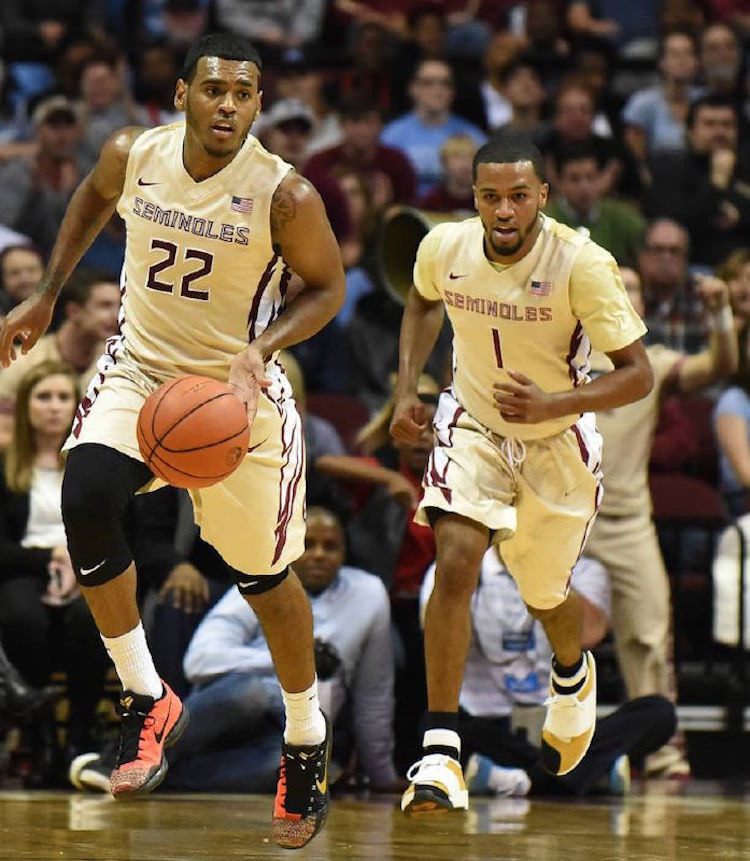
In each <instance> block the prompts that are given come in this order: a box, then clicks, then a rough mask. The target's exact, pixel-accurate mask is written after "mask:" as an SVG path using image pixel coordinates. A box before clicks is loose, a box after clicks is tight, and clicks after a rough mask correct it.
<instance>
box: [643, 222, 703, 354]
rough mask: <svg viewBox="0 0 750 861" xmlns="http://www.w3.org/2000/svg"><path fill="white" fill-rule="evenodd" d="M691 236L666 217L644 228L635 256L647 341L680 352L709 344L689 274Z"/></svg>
mask: <svg viewBox="0 0 750 861" xmlns="http://www.w3.org/2000/svg"><path fill="white" fill-rule="evenodd" d="M689 260H690V237H689V236H688V232H687V231H686V230H685V228H684V227H682V225H681V224H678V223H677V222H676V221H672V220H671V219H668V218H658V219H656V220H654V221H652V222H651V223H650V224H649V225H648V227H647V228H646V233H645V235H644V237H643V247H642V248H641V251H640V253H639V255H638V270H639V272H640V273H641V277H642V279H643V301H644V304H645V308H646V313H645V317H644V318H643V319H644V322H645V323H646V326H647V327H648V332H647V333H646V343H647V344H663V345H664V346H665V347H669V348H670V349H672V350H678V351H679V352H681V353H688V354H693V353H698V352H700V351H701V350H704V349H705V347H706V344H707V343H708V332H707V330H706V323H705V320H704V310H703V304H702V302H701V301H700V299H699V298H698V296H697V295H696V293H695V279H694V278H693V277H692V276H691V275H690V274H689V271H688V264H689Z"/></svg>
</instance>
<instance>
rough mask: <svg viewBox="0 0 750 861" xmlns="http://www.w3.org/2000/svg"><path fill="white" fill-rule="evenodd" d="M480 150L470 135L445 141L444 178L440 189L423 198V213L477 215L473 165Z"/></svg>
mask: <svg viewBox="0 0 750 861" xmlns="http://www.w3.org/2000/svg"><path fill="white" fill-rule="evenodd" d="M478 148H479V147H478V146H477V143H476V141H475V140H474V139H473V138H471V137H469V136H468V135H453V137H449V138H446V139H445V141H443V145H442V146H441V147H440V163H441V165H442V168H443V177H442V179H441V180H440V184H439V185H438V186H436V187H435V188H433V189H432V191H428V192H427V194H425V195H423V196H422V197H421V198H420V200H419V206H420V208H421V209H426V210H428V211H429V212H459V211H462V212H465V213H467V214H470V215H473V214H474V171H473V163H474V153H476V151H477V149H478Z"/></svg>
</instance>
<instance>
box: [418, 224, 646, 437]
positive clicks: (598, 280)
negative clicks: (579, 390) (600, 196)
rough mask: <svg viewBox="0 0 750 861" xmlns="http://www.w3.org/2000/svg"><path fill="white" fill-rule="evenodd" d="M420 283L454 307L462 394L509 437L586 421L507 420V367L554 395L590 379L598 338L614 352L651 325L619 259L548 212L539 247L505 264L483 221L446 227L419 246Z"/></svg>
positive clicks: (473, 410) (456, 374)
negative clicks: (496, 393) (499, 403)
mask: <svg viewBox="0 0 750 861" xmlns="http://www.w3.org/2000/svg"><path fill="white" fill-rule="evenodd" d="M414 284H415V286H416V288H417V290H418V291H419V292H420V293H421V294H422V295H423V296H424V297H425V298H426V299H429V300H432V301H437V300H442V301H443V303H444V304H445V306H446V309H447V312H448V316H449V318H450V321H451V323H452V325H453V386H454V391H455V393H456V396H457V398H458V400H459V401H460V402H461V403H462V404H463V406H464V407H465V409H467V410H468V411H469V413H470V414H471V415H472V416H473V417H474V418H475V419H477V421H479V422H481V423H482V424H483V425H484V426H485V427H487V428H489V429H490V430H492V431H494V432H495V433H498V434H500V435H502V436H511V437H517V438H519V439H537V438H539V437H544V436H551V435H552V434H555V433H558V432H560V431H562V430H563V429H565V428H567V427H570V425H572V424H573V423H574V422H575V420H576V416H563V417H562V418H559V419H553V420H550V421H546V422H540V423H539V424H515V423H509V422H506V421H504V420H503V419H502V418H501V416H500V412H499V411H498V409H497V408H496V407H495V405H494V401H493V385H494V384H495V383H497V382H501V381H502V380H503V379H507V373H506V369H510V370H514V371H518V372H520V373H522V374H525V375H526V376H527V377H529V378H531V379H532V380H533V381H534V383H536V385H537V386H539V388H541V389H543V390H544V391H547V392H559V391H565V390H568V389H571V388H573V387H575V386H579V385H582V384H583V383H585V382H586V381H587V380H588V377H587V371H588V358H589V354H590V352H591V345H592V344H593V345H594V347H595V348H596V349H598V350H601V351H602V352H612V351H613V350H619V349H621V348H623V347H626V346H627V345H628V344H631V343H632V342H633V341H635V340H637V339H638V338H640V337H641V335H643V334H644V332H645V331H646V328H645V326H644V325H643V323H642V322H641V320H640V318H639V317H638V315H637V314H636V312H635V311H634V310H633V307H632V305H631V304H630V301H629V299H628V297H627V294H626V292H625V288H624V287H623V284H622V280H621V278H620V275H619V271H618V269H617V264H616V263H615V261H614V259H613V258H612V256H611V255H610V254H609V253H608V252H606V251H604V249H602V248H600V247H599V246H598V245H596V244H595V243H593V242H591V241H590V240H589V239H586V238H585V237H583V236H582V235H581V234H579V233H576V232H575V231H573V230H571V229H570V228H568V227H566V226H565V225H563V224H559V223H558V222H556V221H554V220H553V219H551V218H547V217H546V216H544V217H543V220H542V229H541V231H540V233H539V236H538V238H537V240H536V242H535V243H534V246H533V247H532V248H531V250H530V251H529V253H528V254H527V255H526V256H525V257H523V258H522V259H521V260H519V261H517V262H516V263H512V264H510V265H508V266H506V267H502V268H495V267H494V266H493V265H492V264H491V263H490V262H489V260H488V259H487V257H486V256H485V253H484V230H483V227H482V223H481V221H480V220H479V218H469V219H467V220H465V221H461V222H458V223H445V224H439V225H438V226H437V227H435V228H433V229H432V230H431V231H430V232H429V233H428V234H427V236H426V237H425V238H424V239H423V240H422V242H421V244H420V246H419V249H418V251H417V260H416V263H415V265H414Z"/></svg>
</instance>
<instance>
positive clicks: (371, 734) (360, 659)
mask: <svg viewBox="0 0 750 861" xmlns="http://www.w3.org/2000/svg"><path fill="white" fill-rule="evenodd" d="M344 556H345V540H344V530H343V527H342V525H341V521H340V520H339V518H338V517H337V515H336V514H334V513H333V512H332V511H330V510H326V509H324V508H315V507H313V508H311V509H310V510H309V511H308V515H307V534H306V538H305V553H304V554H303V555H302V556H301V557H300V558H299V559H298V560H297V562H296V563H295V566H294V567H295V571H296V572H297V575H298V576H299V578H300V580H301V581H302V585H303V586H304V588H305V591H306V592H307V594H308V596H309V598H310V603H311V605H312V614H313V632H314V635H315V638H316V648H315V655H316V670H317V674H318V685H319V692H320V693H319V696H320V700H321V706H322V707H323V709H324V711H325V712H326V713H327V714H328V716H329V719H330V720H331V721H332V722H336V720H337V718H338V717H339V716H343V715H344V714H345V712H346V711H348V710H350V713H351V726H350V727H349V728H348V729H349V731H350V732H351V733H352V734H353V737H354V741H355V745H356V751H357V759H358V764H359V767H360V768H361V770H362V772H363V774H364V776H365V777H366V778H367V780H368V781H369V785H370V786H371V787H372V788H373V789H377V790H384V791H390V790H394V789H396V788H397V787H398V785H399V782H398V778H397V776H396V771H395V769H394V767H393V762H392V756H393V730H392V722H393V653H392V645H391V633H390V614H389V612H388V599H387V597H386V594H385V589H384V588H383V584H382V583H381V582H380V580H379V579H378V578H377V577H374V576H373V575H371V574H368V573H367V572H365V571H362V570H361V569H359V568H351V567H349V566H346V565H344V564H343V563H344ZM292 576H294V575H292ZM185 672H186V674H187V676H188V678H189V679H190V680H191V681H192V682H193V683H194V684H195V685H196V687H195V689H194V690H193V692H192V693H191V694H190V695H189V696H188V698H187V699H186V701H185V702H186V705H187V708H188V709H189V711H190V716H191V720H190V724H189V725H188V728H187V729H186V731H185V733H184V735H183V736H182V738H181V739H180V741H179V742H178V743H177V744H176V745H175V746H174V747H173V748H171V752H170V755H169V761H170V768H169V773H168V775H167V779H166V786H167V787H170V788H173V789H180V790H194V791H202V792H272V791H273V790H274V788H275V784H276V772H277V769H278V763H279V756H280V753H281V740H282V739H281V733H282V729H283V721H284V708H283V703H282V698H281V689H280V687H279V683H278V680H277V679H276V676H275V675H274V670H273V663H272V661H271V655H270V653H269V650H268V645H267V644H266V640H265V638H264V636H263V631H262V630H261V627H260V625H259V623H258V619H257V617H256V616H255V614H254V613H253V611H252V610H251V609H250V607H249V606H248V604H247V602H246V601H245V600H244V599H243V598H242V596H241V595H240V593H239V592H238V591H237V590H236V589H230V590H229V591H228V592H227V593H226V595H225V596H224V597H223V598H222V599H221V601H219V603H218V604H217V605H216V606H215V607H214V608H213V609H212V610H211V611H210V612H209V613H208V615H207V616H206V618H205V619H204V620H203V622H202V623H201V625H200V627H199V628H198V630H197V631H196V633H195V636H194V638H193V640H192V642H191V644H190V648H189V649H188V652H187V654H186V656H185ZM342 765H343V763H342ZM109 767H111V766H110V764H109V763H108V762H107V760H106V757H105V758H104V759H102V758H99V759H98V760H97V761H94V762H89V763H88V764H87V766H86V768H85V769H84V770H83V771H81V772H80V774H77V775H76V778H77V780H79V782H80V783H81V784H83V785H89V786H93V787H94V788H105V791H106V788H107V787H108V778H109ZM341 771H342V767H341V766H339V767H336V766H334V764H333V763H332V764H331V766H330V770H329V779H330V781H331V783H334V775H335V774H338V775H340V774H341ZM91 772H94V776H93V777H92V778H90V777H89V775H90V773H91ZM97 772H98V777H97V774H96V773H97ZM105 780H106V782H105Z"/></svg>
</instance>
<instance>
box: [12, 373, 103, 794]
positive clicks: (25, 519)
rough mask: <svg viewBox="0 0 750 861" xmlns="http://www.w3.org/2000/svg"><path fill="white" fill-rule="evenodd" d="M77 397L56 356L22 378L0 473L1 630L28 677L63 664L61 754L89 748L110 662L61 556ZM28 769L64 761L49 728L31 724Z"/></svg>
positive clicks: (39, 681)
mask: <svg viewBox="0 0 750 861" xmlns="http://www.w3.org/2000/svg"><path fill="white" fill-rule="evenodd" d="M77 401H78V383H77V378H76V374H75V372H74V371H73V370H72V369H71V368H69V367H68V366H66V365H64V364H62V363H60V362H49V361H47V362H43V363H41V364H39V365H36V366H34V367H32V368H31V369H30V370H29V371H28V373H27V374H26V376H25V377H24V378H23V379H22V380H21V383H20V386H19V389H18V397H17V402H16V415H15V424H14V433H13V439H12V441H11V443H10V445H9V447H8V449H7V450H6V452H5V456H4V459H3V463H2V481H1V482H0V571H2V576H1V577H0V630H1V631H2V638H3V645H4V647H5V649H6V650H7V654H8V657H9V658H10V660H11V661H12V662H13V664H14V665H15V666H16V667H17V668H18V670H19V672H20V673H21V674H22V675H23V677H24V678H25V679H26V680H28V682H29V683H30V684H32V685H36V686H43V685H46V684H48V683H49V679H50V674H51V672H52V670H53V669H64V670H65V672H66V677H67V693H68V696H69V699H70V714H69V718H68V733H67V738H66V757H67V759H69V760H70V759H72V758H73V757H74V756H76V755H77V754H78V753H80V752H82V751H83V750H90V749H91V745H92V743H93V742H94V739H93V738H92V737H91V733H92V729H93V727H94V725H95V721H94V714H95V711H96V705H97V703H98V701H99V699H100V698H101V696H102V692H103V687H104V677H105V674H106V671H107V667H108V666H109V660H108V658H107V653H106V652H105V650H104V646H103V644H102V641H101V638H100V637H99V632H98V631H97V628H96V625H95V624H94V621H93V619H92V618H91V614H90V613H89V610H88V607H87V606H86V602H85V601H84V600H83V597H82V596H81V594H80V592H79V590H78V584H77V582H76V577H75V574H74V572H73V566H72V564H71V561H70V556H69V555H68V550H67V545H66V538H65V528H64V526H63V521H62V510H61V503H60V494H61V488H62V478H63V464H62V457H61V453H60V449H61V448H62V444H63V442H64V441H65V439H66V437H67V436H68V433H69V432H70V426H71V422H72V420H73V413H74V411H75V407H76V403H77ZM36 731H37V735H36V737H35V739H34V745H33V750H34V756H35V761H34V766H35V769H34V775H33V778H32V779H33V781H34V782H35V783H37V784H46V785H50V784H53V783H55V782H56V781H57V780H58V779H59V777H60V774H59V771H58V770H59V768H60V766H61V764H62V763H61V762H60V755H59V752H58V751H57V745H56V739H55V734H54V727H53V726H52V724H51V723H50V722H49V721H48V722H47V723H46V724H44V725H37V726H36Z"/></svg>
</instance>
